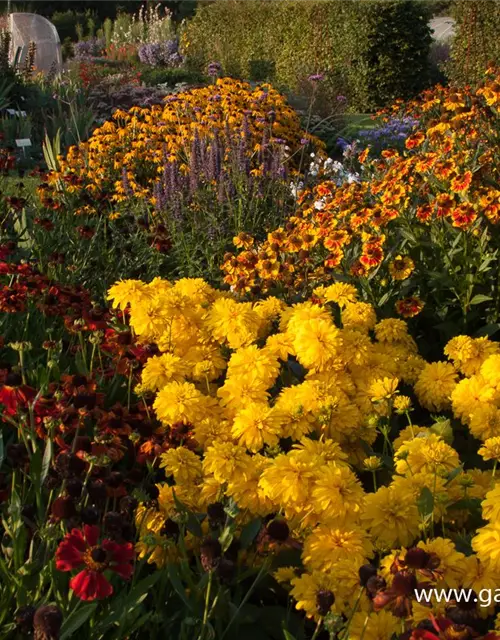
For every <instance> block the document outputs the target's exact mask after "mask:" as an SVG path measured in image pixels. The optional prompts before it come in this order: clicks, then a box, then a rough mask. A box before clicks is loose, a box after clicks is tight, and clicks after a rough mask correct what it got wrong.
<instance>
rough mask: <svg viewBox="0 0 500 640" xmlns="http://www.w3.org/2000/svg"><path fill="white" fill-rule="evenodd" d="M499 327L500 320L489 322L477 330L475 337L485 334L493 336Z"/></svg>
mask: <svg viewBox="0 0 500 640" xmlns="http://www.w3.org/2000/svg"><path fill="white" fill-rule="evenodd" d="M499 329H500V323H499V322H495V323H492V324H487V325H485V326H484V327H481V329H479V330H478V331H476V333H475V334H474V337H476V338H481V337H483V336H492V335H493V334H494V333H496V332H497V331H498V330H499Z"/></svg>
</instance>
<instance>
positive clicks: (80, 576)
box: [56, 525, 134, 600]
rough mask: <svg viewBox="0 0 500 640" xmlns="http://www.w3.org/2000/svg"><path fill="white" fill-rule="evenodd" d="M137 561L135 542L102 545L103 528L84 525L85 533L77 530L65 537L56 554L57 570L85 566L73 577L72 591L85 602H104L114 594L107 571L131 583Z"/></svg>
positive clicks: (68, 569) (71, 581) (107, 542)
mask: <svg viewBox="0 0 500 640" xmlns="http://www.w3.org/2000/svg"><path fill="white" fill-rule="evenodd" d="M133 559H134V548H133V545H132V544H131V543H126V544H118V543H116V542H114V541H113V540H107V539H105V540H103V541H102V542H101V543H99V527H96V526H94V525H84V527H83V532H82V531H81V530H80V529H73V530H72V531H71V532H70V533H68V534H66V535H65V536H64V540H63V541H62V542H61V543H60V544H59V547H58V548H57V551H56V568H57V569H58V570H59V571H72V570H73V569H78V568H79V567H83V568H82V570H81V571H80V572H79V573H77V574H76V576H73V578H71V580H70V583H69V586H70V588H71V589H72V590H73V591H74V593H75V595H76V596H77V597H78V598H80V599H81V600H102V599H104V598H107V597H108V596H110V595H111V594H112V593H113V587H112V586H111V584H110V583H109V582H108V580H107V579H106V577H105V576H104V572H105V571H112V572H114V573H116V574H117V575H119V576H120V577H122V578H124V579H125V580H128V579H129V578H130V577H131V575H132V573H133V570H134V568H133V565H132V561H133Z"/></svg>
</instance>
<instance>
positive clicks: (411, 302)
mask: <svg viewBox="0 0 500 640" xmlns="http://www.w3.org/2000/svg"><path fill="white" fill-rule="evenodd" d="M423 308H424V303H423V302H422V300H420V298H417V297H415V296H410V297H409V298H403V299H402V300H398V301H397V302H396V311H397V312H398V313H399V315H400V316H403V318H413V317H414V316H416V315H418V314H419V313H420V312H421V311H422V309H423Z"/></svg>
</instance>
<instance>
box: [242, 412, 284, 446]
mask: <svg viewBox="0 0 500 640" xmlns="http://www.w3.org/2000/svg"><path fill="white" fill-rule="evenodd" d="M283 419H284V416H283V414H282V413H280V411H279V410H278V409H276V408H275V407H269V406H268V405H267V404H264V403H263V402H250V403H248V404H247V405H246V406H245V407H243V408H242V409H240V410H239V411H238V412H237V413H236V416H235V418H234V422H233V426H232V427H231V434H232V436H233V438H234V439H235V440H237V442H238V444H240V445H241V446H243V447H246V448H247V449H248V450H249V451H253V452H257V451H259V450H260V449H262V448H263V447H264V445H269V446H273V445H275V444H278V441H279V439H280V437H281V433H282V424H283Z"/></svg>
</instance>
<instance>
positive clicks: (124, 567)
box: [109, 563, 134, 580]
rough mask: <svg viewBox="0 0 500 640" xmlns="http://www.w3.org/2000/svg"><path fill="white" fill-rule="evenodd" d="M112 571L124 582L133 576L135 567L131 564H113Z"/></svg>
mask: <svg viewBox="0 0 500 640" xmlns="http://www.w3.org/2000/svg"><path fill="white" fill-rule="evenodd" d="M109 568H110V569H111V571H114V572H115V573H116V574H118V575H119V576H120V577H121V578H123V579H124V580H128V579H129V578H130V577H131V575H132V574H133V573H134V567H133V565H131V564H128V563H127V564H112V565H111V566H110V567H109Z"/></svg>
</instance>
